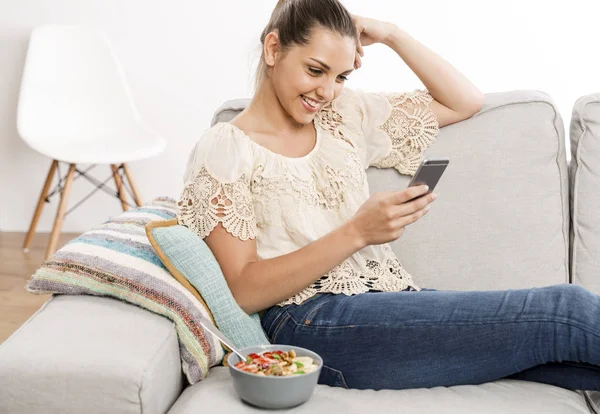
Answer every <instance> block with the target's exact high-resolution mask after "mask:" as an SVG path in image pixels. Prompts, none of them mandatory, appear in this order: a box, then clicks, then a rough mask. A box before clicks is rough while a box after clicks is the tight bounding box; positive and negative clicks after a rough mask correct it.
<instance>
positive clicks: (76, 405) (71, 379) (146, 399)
mask: <svg viewBox="0 0 600 414" xmlns="http://www.w3.org/2000/svg"><path fill="white" fill-rule="evenodd" d="M183 384H184V377H183V374H182V370H181V362H180V356H179V345H178V341H177V333H176V331H175V329H174V325H173V323H172V322H171V321H169V320H168V319H166V318H164V317H162V316H159V315H156V314H153V313H151V312H148V311H146V310H144V309H141V308H138V307H136V306H132V305H129V304H126V303H124V302H121V301H119V300H115V299H109V298H103V297H94V296H55V297H53V298H52V299H50V300H49V301H48V302H46V303H45V304H44V305H43V306H42V308H40V309H39V310H38V311H37V313H36V314H35V315H33V316H32V317H31V318H30V319H29V320H28V321H27V322H26V323H25V324H24V325H23V326H21V327H20V328H19V329H18V330H17V331H16V332H15V333H14V334H13V335H12V336H11V337H10V338H8V340H7V341H6V342H4V343H3V344H2V345H1V346H0V412H2V413H4V412H6V413H23V414H24V413H41V412H43V413H45V414H51V413H86V414H93V413H117V412H118V413H142V412H143V413H144V414H148V413H164V412H166V411H167V410H168V409H169V407H170V406H171V405H172V404H173V403H174V402H175V400H176V399H177V398H178V396H179V395H180V393H181V391H182V387H183Z"/></svg>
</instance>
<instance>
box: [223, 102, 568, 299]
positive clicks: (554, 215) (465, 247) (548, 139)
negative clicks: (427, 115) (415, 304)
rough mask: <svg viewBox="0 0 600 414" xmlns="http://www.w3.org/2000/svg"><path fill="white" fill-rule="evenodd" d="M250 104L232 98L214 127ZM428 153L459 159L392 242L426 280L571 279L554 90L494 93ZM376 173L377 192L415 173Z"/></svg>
mask: <svg viewBox="0 0 600 414" xmlns="http://www.w3.org/2000/svg"><path fill="white" fill-rule="evenodd" d="M248 103H249V100H248V99H241V100H233V101H228V102H226V103H225V104H223V105H222V106H221V107H220V108H219V109H218V110H217V111H216V112H215V115H214V117H213V121H212V123H213V125H214V124H215V123H217V122H227V121H230V120H231V119H232V118H234V117H235V116H236V115H237V114H238V113H239V112H240V111H242V110H243V109H244V108H245V107H246V106H247V105H248ZM425 157H448V158H450V165H449V166H448V168H447V169H446V172H445V174H444V176H443V177H442V179H441V180H440V182H439V183H438V186H437V187H436V189H435V193H437V194H438V195H439V197H438V199H437V200H436V201H435V202H434V203H433V204H432V206H431V211H430V212H429V214H427V215H426V216H425V217H424V218H423V219H422V220H419V221H418V222H417V223H415V224H413V225H411V226H408V227H407V228H406V231H405V232H404V234H403V236H402V237H401V238H400V239H398V240H396V241H395V242H393V243H391V246H392V248H393V250H394V251H395V253H396V254H397V256H398V257H399V258H400V261H401V263H402V265H403V266H404V268H405V269H406V270H407V271H408V272H409V273H410V274H411V275H412V276H413V278H414V280H415V282H416V283H417V284H418V285H419V286H421V287H429V288H435V289H453V290H493V289H509V288H527V287H534V286H547V285H551V284H558V283H567V282H568V281H569V277H568V254H569V244H568V243H569V234H568V231H569V205H568V202H569V201H568V194H569V192H568V176H567V174H568V171H567V162H566V154H565V144H564V126H563V123H562V119H561V117H560V115H559V112H558V110H557V107H556V106H555V104H554V103H553V102H552V100H551V99H550V97H549V96H548V95H546V94H545V93H543V92H538V91H513V92H503V93H492V94H487V95H486V99H485V104H484V106H483V108H482V109H481V111H480V112H479V113H478V114H476V115H475V116H473V117H472V118H470V119H468V120H465V121H463V122H460V123H456V124H453V125H449V126H446V127H444V128H442V129H441V130H440V134H439V136H438V138H437V140H436V142H435V143H434V144H433V145H432V146H431V147H429V148H428V149H427V151H426V152H425ZM367 177H368V181H369V186H370V189H371V193H372V194H373V193H375V192H377V191H384V190H400V189H404V188H406V186H407V185H408V183H409V181H410V177H409V176H405V175H401V174H399V173H398V172H397V171H396V170H392V169H385V170H380V169H377V168H370V169H369V170H368V171H367Z"/></svg>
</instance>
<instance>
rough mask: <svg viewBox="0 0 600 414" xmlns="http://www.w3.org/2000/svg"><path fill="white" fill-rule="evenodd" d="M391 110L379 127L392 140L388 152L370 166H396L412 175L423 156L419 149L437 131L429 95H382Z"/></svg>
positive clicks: (430, 141)
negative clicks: (384, 96)
mask: <svg viewBox="0 0 600 414" xmlns="http://www.w3.org/2000/svg"><path fill="white" fill-rule="evenodd" d="M386 97H387V99H388V101H389V102H390V104H391V105H392V113H391V115H390V117H389V118H388V119H387V120H386V122H385V123H384V124H383V125H381V126H379V129H380V130H382V131H383V132H385V133H386V134H387V136H388V137H390V139H391V140H392V151H391V152H390V154H389V155H387V156H386V157H384V158H382V159H380V160H379V161H377V162H376V163H375V164H373V166H375V167H378V168H390V167H394V168H396V169H397V170H398V171H399V172H400V173H401V174H407V175H414V174H415V172H416V171H417V169H418V168H419V165H420V164H421V161H422V159H423V151H424V150H425V149H426V148H427V147H429V146H430V145H431V144H432V143H433V142H434V141H435V138H436V136H437V135H438V133H439V124H438V122H437V119H436V118H435V115H434V113H433V111H432V110H431V108H430V107H429V103H430V102H432V101H433V97H432V96H431V95H430V94H429V92H427V91H425V90H418V91H414V92H406V93H401V94H390V95H386Z"/></svg>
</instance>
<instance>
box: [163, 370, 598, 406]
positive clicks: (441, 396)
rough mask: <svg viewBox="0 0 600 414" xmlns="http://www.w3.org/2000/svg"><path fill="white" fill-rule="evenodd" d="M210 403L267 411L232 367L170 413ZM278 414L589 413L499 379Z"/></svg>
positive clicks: (568, 394)
mask: <svg viewBox="0 0 600 414" xmlns="http://www.w3.org/2000/svg"><path fill="white" fill-rule="evenodd" d="M208 400H210V402H211V404H210V407H211V411H213V412H220V413H239V414H242V413H254V412H256V413H258V412H264V410H261V409H258V408H254V407H252V406H250V405H249V404H246V403H244V402H242V401H241V400H240V399H239V397H238V395H237V394H236V392H235V390H234V389H233V384H232V379H231V376H230V374H229V372H228V368H225V367H215V368H212V369H211V370H210V372H209V375H208V378H206V380H204V381H202V382H201V383H199V384H196V385H194V386H191V387H188V388H187V389H186V390H185V391H184V392H183V393H182V394H181V396H180V397H179V399H178V400H177V402H176V403H175V405H174V406H173V407H172V408H171V410H169V413H168V414H194V413H197V412H198V407H202V406H203V405H205V404H206V401H208ZM278 412H294V413H297V414H300V413H307V414H321V413H322V414H331V413H399V412H402V413H403V414H411V413H436V414H471V413H472V414H481V413H486V414H496V413H497V414H506V413H511V414H531V413H553V414H563V413H564V414H567V413H569V414H572V413H581V414H583V413H585V414H589V413H590V410H589V408H588V406H587V403H586V401H585V399H584V397H583V395H582V394H580V393H578V392H574V391H570V390H567V389H564V388H560V387H555V386H552V385H546V384H541V383H537V382H529V381H519V380H509V379H504V380H498V381H494V382H489V383H485V384H481V385H460V386H455V387H448V388H446V387H436V388H419V389H414V390H401V391H395V390H380V391H374V390H347V389H345V388H338V387H329V386H327V385H321V384H319V385H317V388H316V390H315V393H314V394H313V396H312V397H311V399H310V400H308V402H306V403H305V404H303V405H300V406H298V407H295V408H292V409H289V410H281V411H278Z"/></svg>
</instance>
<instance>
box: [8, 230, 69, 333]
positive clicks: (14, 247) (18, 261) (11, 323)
mask: <svg viewBox="0 0 600 414" xmlns="http://www.w3.org/2000/svg"><path fill="white" fill-rule="evenodd" d="M49 236H50V235H49V234H48V233H39V234H36V235H35V237H34V238H33V241H32V242H31V247H30V250H29V252H28V253H25V252H23V240H24V239H25V233H3V232H0V343H2V342H4V341H5V340H6V339H7V338H8V337H9V336H10V335H11V334H12V333H13V332H14V331H15V330H16V329H17V328H18V327H19V326H21V325H22V324H23V322H25V321H26V320H27V319H29V317H30V316H31V315H32V314H33V313H34V312H35V311H36V310H38V309H39V307H40V306H42V304H43V303H44V302H46V301H47V300H48V298H49V296H48V295H34V294H32V293H29V292H27V291H26V290H25V283H26V282H27V280H28V279H29V278H30V276H31V275H32V274H33V273H34V272H35V271H36V270H37V269H38V268H39V267H40V265H41V264H42V261H43V257H44V253H45V251H46V244H47V243H48V239H49ZM76 236H78V234H69V233H66V234H62V235H61V237H60V239H59V242H58V247H57V249H59V248H60V247H62V246H63V245H64V244H65V243H66V242H68V241H69V240H71V239H72V238H74V237H76Z"/></svg>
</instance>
